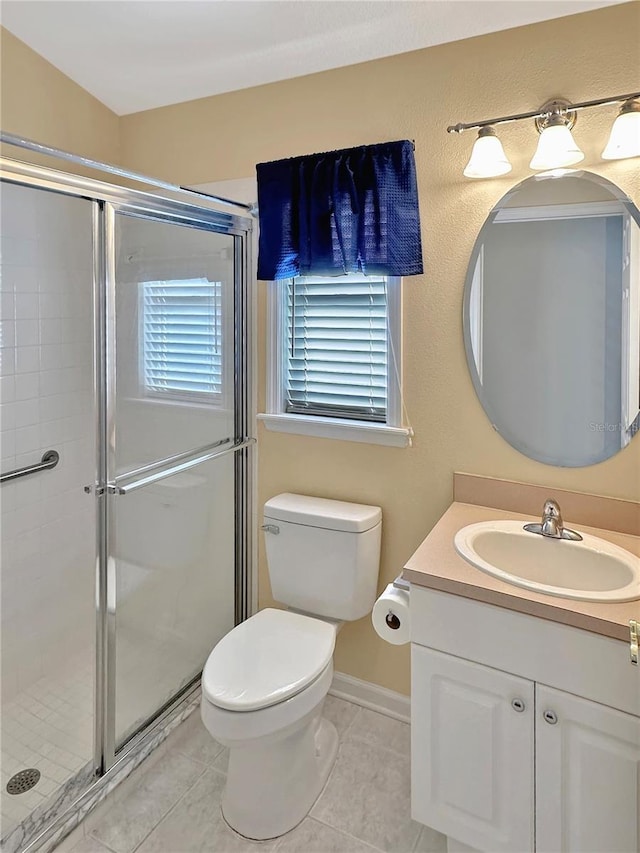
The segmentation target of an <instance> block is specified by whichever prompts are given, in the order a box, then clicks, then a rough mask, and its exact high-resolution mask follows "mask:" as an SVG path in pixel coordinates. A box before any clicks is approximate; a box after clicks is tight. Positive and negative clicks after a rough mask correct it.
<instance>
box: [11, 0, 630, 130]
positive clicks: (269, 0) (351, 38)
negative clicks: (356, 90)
mask: <svg viewBox="0 0 640 853" xmlns="http://www.w3.org/2000/svg"><path fill="white" fill-rule="evenodd" d="M616 2H619V0H530V2H527V0H519V2H514V1H513V0H511V2H509V0H3V2H2V3H1V7H0V17H1V22H2V24H3V26H5V27H6V28H7V29H8V30H10V31H11V32H12V33H13V34H14V35H16V36H17V37H18V38H19V39H21V40H22V41H24V42H26V43H27V44H28V45H29V46H30V47H31V48H33V49H34V50H35V51H36V52H37V53H39V54H41V55H42V56H44V57H45V58H46V59H48V60H49V62H51V63H53V65H55V66H56V67H57V68H59V69H60V70H61V71H63V72H64V73H65V74H67V75H68V76H69V77H71V79H72V80H75V81H76V83H79V84H80V85H81V86H83V87H84V88H85V89H87V90H88V91H89V92H91V93H92V94H93V95H95V96H96V98H98V99H99V100H100V101H102V102H103V103H104V104H106V105H107V106H108V107H110V108H111V109H112V110H114V111H115V112H116V113H118V114H119V115H124V114H127V113H132V112H137V111H139V110H146V109H151V108H153V107H161V106H166V105H167V104H175V103H179V102H181V101H189V100H192V99H194V98H202V97H205V96H207V95H216V94H219V93H221V92H230V91H233V90H235V89H244V88H246V87H248V86H256V85H260V84H261V83H271V82H274V81H276V80H284V79H287V78H290V77H298V76H300V75H303V74H310V73H313V72H315V71H324V70H326V69H329V68H339V67H341V66H344V65H352V64H354V63H356V62H363V61H366V60H369V59H376V58H378V57H383V56H391V55H393V54H396V53H404V52H406V51H409V50H416V49H418V48H422V47H428V46H429V45H434V44H442V43H443V42H449V41H455V40H457V39H462V38H468V37H470V36H475V35H480V34H482V33H488V32H494V31H497V30H504V29H509V28H510V27H517V26H521V25H523V24H530V23H534V22H536V21H542V20H548V19H551V18H558V17H562V16H563V15H572V14H576V13H578V12H582V11H586V10H589V9H595V8H598V7H600V6H608V5H612V4H614V3H616Z"/></svg>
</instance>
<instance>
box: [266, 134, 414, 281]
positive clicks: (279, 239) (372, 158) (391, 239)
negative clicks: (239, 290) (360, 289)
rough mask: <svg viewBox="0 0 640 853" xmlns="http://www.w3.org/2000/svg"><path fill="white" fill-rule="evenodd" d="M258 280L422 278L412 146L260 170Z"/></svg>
mask: <svg viewBox="0 0 640 853" xmlns="http://www.w3.org/2000/svg"><path fill="white" fill-rule="evenodd" d="M256 170H257V175H258V206H259V211H260V243H259V253H258V278H260V279H264V280H273V279H282V278H293V277H294V276H297V275H342V274H345V273H355V272H359V273H365V274H371V275H395V276H404V275H419V274H420V273H422V271H423V267H422V246H421V240H420V213H419V210H418V188H417V183H416V168H415V159H414V153H413V143H412V142H410V141H408V140H403V141H400V142H382V143H380V144H378V145H361V146H359V147H358V148H345V149H343V150H341V151H331V152H328V153H324V154H310V155H308V156H305V157H292V158H289V159H287V160H276V161H275V162H273V163H259V164H258V166H257V167H256Z"/></svg>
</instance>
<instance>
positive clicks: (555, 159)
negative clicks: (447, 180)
mask: <svg viewBox="0 0 640 853" xmlns="http://www.w3.org/2000/svg"><path fill="white" fill-rule="evenodd" d="M611 104H622V107H621V109H620V113H619V115H618V117H617V118H616V120H615V122H614V124H613V127H612V129H611V136H610V138H609V142H608V144H607V146H606V148H605V150H604V151H603V153H602V157H603V159H605V160H618V159H619V160H621V159H624V158H626V157H638V156H640V92H632V93H630V94H628V95H615V96H613V97H609V98H599V99H597V100H593V101H582V102H580V103H576V104H572V103H570V102H569V101H566V100H563V99H562V98H554V99H553V100H551V101H548V102H547V103H545V104H544V105H543V106H542V107H540V109H538V110H532V111H531V112H528V113H517V114H515V115H510V116H501V117H499V118H492V119H485V120H483V121H476V122H471V123H468V124H464V123H462V122H460V123H458V124H453V125H450V126H449V127H448V128H447V132H448V133H463V132H464V131H465V130H477V131H478V139H477V140H476V142H475V144H474V146H473V150H472V152H471V157H470V159H469V162H468V163H467V165H466V167H465V169H464V175H465V177H467V178H492V177H496V176H498V175H505V174H507V172H510V171H511V164H510V163H509V160H508V158H507V155H506V154H505V153H504V149H503V147H502V144H501V142H500V140H499V139H498V137H497V135H496V133H495V128H494V125H498V124H508V123H511V122H515V121H522V120H523V119H534V120H535V125H536V129H537V130H538V133H539V134H540V139H539V140H538V147H537V149H536V152H535V154H534V155H533V158H532V159H531V163H530V168H531V169H534V170H538V169H545V170H547V169H561V168H566V167H567V166H573V165H575V164H576V163H579V162H580V161H581V160H583V159H584V154H583V152H582V151H581V150H580V148H579V146H578V145H577V144H576V142H575V140H574V138H573V135H572V133H571V128H572V127H573V125H574V124H575V122H576V118H577V115H576V113H577V112H578V110H585V109H590V108H592V107H601V106H607V105H611Z"/></svg>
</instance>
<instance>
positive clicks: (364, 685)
mask: <svg viewBox="0 0 640 853" xmlns="http://www.w3.org/2000/svg"><path fill="white" fill-rule="evenodd" d="M329 693H330V694H331V696H337V697H338V699H346V700H347V701H348V702H353V703H355V704H356V705H362V707H363V708H370V709H371V710H372V711H378V713H380V714H386V716H387V717H393V719H394V720H400V721H401V722H403V723H409V722H411V700H410V698H409V697H408V696H404V695H403V694H402V693H396V692H395V691H394V690H387V688H386V687H380V686H379V685H378V684H372V683H371V682H370V681H362V680H361V679H359V678H354V677H353V676H352V675H345V673H344V672H334V674H333V681H332V682H331V688H330V689H329Z"/></svg>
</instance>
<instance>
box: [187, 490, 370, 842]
mask: <svg viewBox="0 0 640 853" xmlns="http://www.w3.org/2000/svg"><path fill="white" fill-rule="evenodd" d="M264 515H265V522H266V524H265V526H264V529H265V532H266V535H267V561H268V568H269V576H270V578H271V583H272V589H273V592H274V595H276V596H277V599H278V601H280V602H282V603H283V604H286V605H288V606H289V607H291V608H295V610H276V609H273V608H267V609H265V610H261V611H259V612H258V613H256V614H255V615H254V616H251V617H250V618H249V619H247V620H246V621H244V622H241V623H240V624H239V625H237V626H236V627H235V628H234V629H233V630H232V631H230V632H229V633H228V634H227V635H226V636H225V637H223V638H222V640H221V641H220V642H219V643H218V645H217V646H216V647H215V648H214V649H213V651H212V652H211V654H210V655H209V659H208V660H207V663H206V666H205V668H204V671H203V674H202V699H201V714H202V720H203V723H204V725H205V727H206V729H207V730H208V731H209V733H210V734H211V735H212V736H213V737H214V738H215V739H216V740H217V741H218V742H219V743H221V744H223V745H224V746H227V747H228V748H229V769H228V772H227V782H226V787H225V790H224V793H223V796H222V813H223V815H224V818H225V820H226V821H227V823H228V824H229V825H230V826H231V827H232V828H233V829H235V830H236V831H237V832H238V833H240V834H241V835H243V836H245V837H247V838H252V839H256V840H264V839H268V838H276V837H277V836H279V835H283V834H284V833H285V832H288V831H289V830H291V829H293V827H295V826H296V825H297V824H298V823H300V821H302V820H303V819H304V818H305V816H306V815H307V814H308V813H309V810H310V809H311V807H312V806H313V803H314V802H315V800H316V799H317V797H318V795H319V794H320V792H321V791H322V788H323V787H324V784H325V782H326V781H327V778H328V776H329V773H330V772H331V769H332V767H333V764H334V762H335V758H336V755H337V750H338V734H337V732H336V729H335V727H334V726H333V724H332V723H330V722H329V721H328V720H326V719H324V718H323V717H322V706H323V704H324V700H325V697H326V695H327V693H328V691H329V688H330V686H331V680H332V677H333V651H334V648H335V641H336V634H337V631H338V628H339V625H340V624H341V621H342V620H354V619H359V618H361V617H363V616H365V615H367V614H368V613H369V612H370V611H371V608H372V606H373V602H374V600H375V595H376V588H377V576H378V565H379V559H380V528H381V511H380V508H379V507H371V506H365V505H362V504H351V503H346V502H343V501H333V500H326V499H323V498H312V497H307V496H304V495H291V494H284V495H278V496H277V497H276V498H272V499H271V500H270V501H268V502H267V504H266V505H265V512H264ZM301 611H302V612H301Z"/></svg>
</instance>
